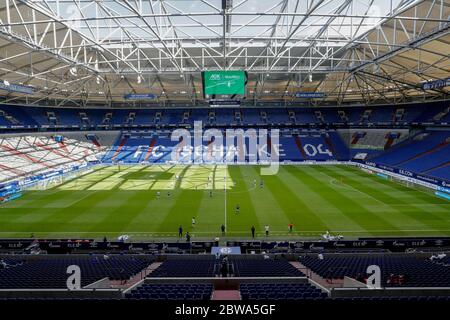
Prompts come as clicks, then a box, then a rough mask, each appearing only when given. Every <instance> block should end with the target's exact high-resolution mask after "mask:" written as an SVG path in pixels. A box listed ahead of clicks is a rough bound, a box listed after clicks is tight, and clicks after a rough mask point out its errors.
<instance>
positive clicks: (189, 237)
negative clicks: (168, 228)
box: [186, 231, 191, 242]
mask: <svg viewBox="0 0 450 320" xmlns="http://www.w3.org/2000/svg"><path fill="white" fill-rule="evenodd" d="M186 242H191V235H190V234H189V231H186Z"/></svg>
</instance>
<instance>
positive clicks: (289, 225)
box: [288, 223, 294, 233]
mask: <svg viewBox="0 0 450 320" xmlns="http://www.w3.org/2000/svg"><path fill="white" fill-rule="evenodd" d="M288 228H289V233H292V229H293V228H294V225H293V224H292V223H289V224H288Z"/></svg>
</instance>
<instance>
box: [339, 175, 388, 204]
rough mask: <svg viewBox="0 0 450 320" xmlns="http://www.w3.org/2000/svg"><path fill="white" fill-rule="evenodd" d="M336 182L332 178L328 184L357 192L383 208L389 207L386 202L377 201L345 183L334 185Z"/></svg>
mask: <svg viewBox="0 0 450 320" xmlns="http://www.w3.org/2000/svg"><path fill="white" fill-rule="evenodd" d="M336 182H338V181H337V180H336V179H334V178H332V179H330V184H331V185H333V186H336V187H338V188H343V189H347V190H354V191H356V192H359V193H360V194H362V195H364V196H366V197H369V198H372V199H373V200H375V201H377V202H378V203H381V204H382V205H384V206H387V207H390V205H389V204H387V203H386V202H383V201H381V200H378V199H377V198H375V197H373V196H371V195H370V194H367V193H365V192H362V191H361V190H358V189H356V188H354V187H352V186H351V185H348V184H346V183H345V182H341V183H342V185H339V184H336Z"/></svg>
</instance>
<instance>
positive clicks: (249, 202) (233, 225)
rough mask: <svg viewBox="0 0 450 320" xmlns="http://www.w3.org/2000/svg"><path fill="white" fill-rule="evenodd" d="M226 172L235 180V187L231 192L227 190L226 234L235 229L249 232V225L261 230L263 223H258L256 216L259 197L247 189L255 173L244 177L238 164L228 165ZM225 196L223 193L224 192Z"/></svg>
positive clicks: (249, 187) (254, 177)
mask: <svg viewBox="0 0 450 320" xmlns="http://www.w3.org/2000/svg"><path fill="white" fill-rule="evenodd" d="M228 172H229V174H230V178H231V180H233V181H234V182H236V188H235V189H232V190H231V192H227V194H226V196H227V229H228V230H227V234H228V235H231V234H232V233H233V232H236V231H242V232H245V231H248V232H249V234H250V229H251V226H255V229H257V230H258V231H261V230H262V227H263V225H262V224H261V223H260V220H259V218H260V217H258V213H257V212H259V211H257V209H256V206H258V203H260V202H259V200H260V197H258V196H257V195H256V194H255V193H254V192H252V191H249V190H251V188H252V184H253V182H252V181H253V179H256V178H257V177H256V175H254V176H253V179H252V178H251V177H247V178H244V175H243V172H242V168H241V167H238V166H229V167H228ZM224 196H225V194H224ZM238 203H239V205H240V207H241V209H240V213H238V214H236V213H235V209H236V205H237V204H238Z"/></svg>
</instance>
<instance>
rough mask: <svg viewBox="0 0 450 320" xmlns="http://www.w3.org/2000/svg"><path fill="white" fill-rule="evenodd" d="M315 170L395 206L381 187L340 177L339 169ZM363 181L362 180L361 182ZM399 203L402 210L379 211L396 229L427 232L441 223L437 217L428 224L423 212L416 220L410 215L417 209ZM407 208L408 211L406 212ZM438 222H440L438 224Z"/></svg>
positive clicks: (392, 198)
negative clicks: (336, 177)
mask: <svg viewBox="0 0 450 320" xmlns="http://www.w3.org/2000/svg"><path fill="white" fill-rule="evenodd" d="M317 170H319V171H321V172H324V173H325V174H328V175H329V176H331V175H330V172H332V173H333V174H334V175H336V176H338V177H339V179H341V181H344V182H343V183H344V184H346V185H348V186H350V187H352V188H354V189H355V190H358V192H362V193H364V194H367V195H368V196H370V197H374V198H376V199H378V200H380V201H383V202H384V203H388V204H395V198H394V197H392V196H391V195H390V194H389V193H387V192H385V190H386V189H385V188H383V187H382V186H377V184H376V183H371V184H372V185H374V186H371V184H368V183H366V184H363V183H362V182H361V179H354V178H352V175H351V174H346V175H342V174H341V173H339V172H341V171H340V167H333V168H324V167H323V168H317ZM370 178H372V177H370ZM362 181H364V180H362ZM394 193H395V194H397V193H399V191H394ZM398 201H399V202H400V203H403V204H404V205H405V207H404V208H398V207H393V206H391V205H389V207H388V208H387V209H385V210H383V211H381V212H380V213H379V214H380V215H382V216H383V217H386V219H389V222H390V223H392V224H395V225H396V226H397V227H399V228H402V229H410V230H419V229H424V230H429V229H435V228H436V222H437V223H438V224H439V223H440V222H442V219H440V218H439V217H434V218H433V219H431V220H432V221H434V223H429V222H428V221H427V218H430V216H429V215H428V214H427V215H428V216H424V215H423V212H422V215H421V216H420V219H417V218H416V217H415V216H414V215H412V214H411V213H412V212H414V211H415V212H417V209H416V208H415V207H414V206H408V204H407V203H406V202H404V200H398ZM408 208H409V211H408ZM439 220H440V222H439Z"/></svg>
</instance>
